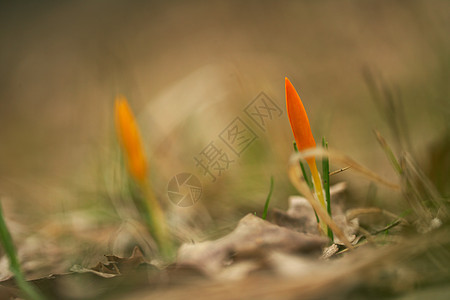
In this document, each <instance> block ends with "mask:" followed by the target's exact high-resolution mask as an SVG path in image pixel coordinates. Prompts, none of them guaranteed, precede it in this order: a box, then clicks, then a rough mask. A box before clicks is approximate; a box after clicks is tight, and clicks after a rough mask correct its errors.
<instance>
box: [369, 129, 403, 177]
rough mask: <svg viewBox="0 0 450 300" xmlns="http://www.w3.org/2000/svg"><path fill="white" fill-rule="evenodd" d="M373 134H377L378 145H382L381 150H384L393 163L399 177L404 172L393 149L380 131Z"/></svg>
mask: <svg viewBox="0 0 450 300" xmlns="http://www.w3.org/2000/svg"><path fill="white" fill-rule="evenodd" d="M373 132H374V133H375V136H376V137H377V141H378V143H379V144H380V146H381V148H383V150H384V153H385V154H386V156H387V158H388V159H389V161H390V162H391V164H392V166H393V167H394V169H395V171H397V173H398V174H399V175H401V174H402V172H403V170H402V167H401V166H400V164H399V162H398V160H397V158H396V157H395V155H394V153H393V152H392V149H391V147H389V145H388V144H387V142H386V140H385V139H384V138H383V136H382V135H381V134H380V132H379V131H378V130H374V131H373Z"/></svg>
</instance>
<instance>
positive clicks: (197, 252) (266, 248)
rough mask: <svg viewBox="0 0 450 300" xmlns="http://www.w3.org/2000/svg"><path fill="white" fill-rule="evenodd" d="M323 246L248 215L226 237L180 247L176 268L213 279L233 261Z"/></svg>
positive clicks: (317, 239)
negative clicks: (191, 269) (193, 269)
mask: <svg viewBox="0 0 450 300" xmlns="http://www.w3.org/2000/svg"><path fill="white" fill-rule="evenodd" d="M326 243H327V238H324V237H320V236H312V235H307V234H304V233H299V232H295V231H292V230H289V229H287V228H283V227H280V226H277V225H274V224H271V223H269V222H267V221H265V220H263V219H261V218H259V217H256V216H254V215H252V214H248V215H247V216H245V217H244V218H242V219H241V221H240V222H239V224H238V226H237V227H236V228H235V229H234V230H233V231H232V232H231V233H230V234H228V235H226V236H224V237H222V238H220V239H218V240H215V241H206V242H202V243H197V244H183V245H182V246H181V248H180V249H179V251H178V264H180V265H190V266H194V267H197V268H198V269H200V270H202V271H203V272H204V273H205V274H207V275H210V276H217V275H218V274H219V273H220V272H222V271H224V270H225V268H226V267H227V265H230V264H232V263H233V257H234V258H236V257H244V256H245V257H249V256H252V257H255V256H256V257H261V256H262V257H266V255H268V253H269V252H272V251H282V252H297V253H299V252H300V253H311V252H316V251H320V250H321V249H322V247H324V246H325V245H326ZM255 254H256V255H255ZM230 261H231V262H230ZM252 269H253V268H252Z"/></svg>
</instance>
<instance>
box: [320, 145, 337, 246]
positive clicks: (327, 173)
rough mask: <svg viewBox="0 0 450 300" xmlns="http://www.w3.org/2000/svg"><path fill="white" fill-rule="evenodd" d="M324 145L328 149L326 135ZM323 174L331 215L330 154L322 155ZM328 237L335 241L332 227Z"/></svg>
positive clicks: (326, 200)
mask: <svg viewBox="0 0 450 300" xmlns="http://www.w3.org/2000/svg"><path fill="white" fill-rule="evenodd" d="M322 147H323V148H324V149H328V143H327V142H326V141H325V137H323V138H322ZM322 176H323V188H324V190H325V202H326V204H327V212H328V215H329V216H330V217H332V215H331V195H330V161H329V159H328V156H323V157H322ZM327 233H328V237H329V238H330V240H331V242H333V241H334V236H333V231H332V230H331V228H330V227H328V230H327Z"/></svg>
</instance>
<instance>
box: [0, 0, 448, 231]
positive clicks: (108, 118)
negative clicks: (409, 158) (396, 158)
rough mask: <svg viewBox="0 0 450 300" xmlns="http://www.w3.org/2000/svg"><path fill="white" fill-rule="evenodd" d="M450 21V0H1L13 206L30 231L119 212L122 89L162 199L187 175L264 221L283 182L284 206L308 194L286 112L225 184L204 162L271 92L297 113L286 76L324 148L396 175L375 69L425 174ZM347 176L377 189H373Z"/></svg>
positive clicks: (2, 94) (226, 207)
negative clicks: (298, 191)
mask: <svg viewBox="0 0 450 300" xmlns="http://www.w3.org/2000/svg"><path fill="white" fill-rule="evenodd" d="M449 12H450V3H449V2H448V1H429V0H428V1H204V2H201V1H189V2H188V1H169V2H163V1H161V2H155V1H89V2H82V1H64V2H59V3H56V2H51V3H50V2H48V3H47V2H31V1H30V2H26V1H21V2H14V3H12V2H11V3H5V2H2V4H0V44H1V47H0V195H1V197H3V198H2V203H3V205H4V206H6V207H7V211H9V212H11V213H12V212H14V216H15V217H14V218H15V219H21V221H23V222H25V223H28V222H31V221H30V220H33V219H35V220H41V219H45V218H48V216H49V214H51V213H61V212H65V211H69V210H72V209H78V208H80V207H84V206H91V205H96V204H98V203H99V202H100V206H102V207H107V206H108V204H105V203H103V202H101V199H103V198H107V197H106V196H105V194H107V193H105V192H104V190H105V188H104V186H103V184H104V183H105V181H106V182H107V181H108V179H107V178H108V176H110V174H109V173H108V172H109V169H108V166H109V165H110V164H113V163H114V161H116V162H117V157H116V156H114V155H113V154H111V153H114V151H116V150H117V145H116V142H115V136H114V131H113V130H114V127H113V118H112V116H113V114H112V113H113V111H112V109H113V103H114V97H115V95H116V94H117V93H123V94H124V95H126V96H127V97H128V99H129V101H130V104H131V106H132V108H133V109H134V111H135V112H136V114H137V116H138V119H139V124H140V125H141V127H142V134H143V136H144V138H145V141H146V147H147V148H148V149H147V150H148V153H149V156H150V161H151V164H152V180H153V182H154V185H155V190H156V192H157V194H158V195H159V197H160V198H161V199H163V201H166V203H168V199H167V197H166V188H167V182H168V181H169V179H170V178H171V177H172V176H174V175H175V174H177V173H179V172H184V171H186V172H193V173H195V174H197V176H199V179H201V181H202V184H203V187H204V195H203V198H202V200H201V201H202V203H203V204H206V205H207V207H209V210H210V212H211V213H212V215H213V216H215V217H225V216H226V214H227V212H230V213H232V212H233V208H235V207H238V215H242V214H245V213H248V212H252V211H253V210H255V211H256V210H258V211H260V210H261V209H262V207H263V204H264V200H265V195H266V194H267V192H268V188H269V184H268V183H269V178H270V175H274V176H275V192H274V200H273V202H272V204H271V205H273V206H274V207H285V206H286V199H287V196H288V195H290V194H292V193H295V191H294V190H293V189H292V187H291V186H290V184H289V183H288V181H287V174H286V168H287V161H288V157H289V155H290V153H291V148H292V145H291V142H292V140H293V137H292V134H291V132H290V128H289V123H288V120H287V118H286V116H285V114H283V115H282V117H279V118H274V119H273V120H272V121H271V122H270V124H269V125H268V126H267V130H266V131H265V132H263V131H261V130H260V129H259V128H257V127H256V126H254V124H253V127H252V128H253V129H254V130H255V133H256V134H257V135H258V139H257V141H256V142H255V143H254V144H252V146H251V147H249V149H248V150H246V152H245V153H243V155H242V156H241V157H240V158H237V159H236V162H235V164H233V165H230V169H229V170H228V171H227V172H225V173H224V174H223V175H222V176H221V177H220V178H219V179H218V181H217V182H215V183H211V182H210V181H208V178H207V177H202V176H201V172H200V171H199V170H198V169H196V168H195V163H194V160H193V157H194V156H195V155H197V154H198V153H199V152H200V151H201V150H202V149H203V148H204V147H205V146H206V145H207V144H208V143H209V142H210V141H214V140H217V137H218V134H219V133H220V132H221V130H223V129H224V128H225V127H226V126H227V125H228V123H229V122H230V121H231V120H233V119H234V118H235V117H237V116H243V114H244V113H243V109H244V108H245V106H246V105H247V104H249V103H250V102H251V101H252V100H253V99H254V98H255V97H256V96H257V95H258V94H259V93H260V92H264V93H266V94H267V95H268V96H269V97H270V98H271V99H272V100H273V101H274V102H275V103H276V104H277V105H278V106H279V107H280V108H281V109H282V110H283V111H285V106H284V105H285V104H284V101H285V100H284V77H285V76H288V77H289V78H290V79H291V81H292V82H293V84H294V85H295V86H296V88H297V89H298V91H299V93H300V96H301V97H302V99H303V101H304V104H305V106H306V109H307V110H308V112H309V117H310V121H311V125H312V128H313V132H314V134H315V137H316V140H317V141H319V140H320V138H321V137H322V136H323V135H325V136H326V137H327V139H328V141H329V144H330V147H332V148H334V149H337V150H339V151H341V152H343V153H346V154H348V155H349V156H351V157H353V158H355V159H356V160H357V161H359V162H361V163H362V164H364V165H366V166H368V167H369V168H371V169H372V170H374V171H375V172H377V173H379V174H380V175H382V176H384V177H386V178H388V179H391V180H396V177H395V174H394V172H393V170H392V168H391V167H390V166H389V163H388V161H387V160H386V159H385V157H384V154H383V152H382V151H381V149H380V147H379V146H378V144H377V142H376V139H375V138H374V135H373V133H372V129H374V128H376V129H378V130H380V132H381V133H382V134H383V135H384V136H385V137H386V138H387V140H388V142H390V143H392V144H393V145H395V141H394V140H393V137H392V135H390V131H389V128H388V124H387V123H386V122H385V120H384V119H383V116H382V115H381V114H380V113H379V112H378V111H377V110H376V106H375V105H374V103H373V101H372V100H371V95H370V92H369V89H368V88H367V85H366V83H365V81H364V78H363V75H362V74H363V71H362V70H363V68H368V69H370V70H371V71H372V73H373V74H374V76H375V77H376V78H382V80H383V81H384V82H386V84H387V85H388V86H390V87H391V88H392V89H393V90H396V91H398V92H399V95H400V98H401V100H402V103H403V107H404V109H405V115H406V119H407V123H408V128H409V134H410V136H411V143H412V145H413V148H414V149H411V150H412V151H413V152H414V153H415V154H416V155H417V157H418V158H419V161H420V162H421V164H422V165H423V167H427V166H429V161H430V152H429V151H430V149H432V145H436V143H439V141H440V140H443V139H444V137H445V135H446V134H447V133H448V116H449V105H448V96H449V93H448V92H449V90H448V78H449V76H448V75H449V66H450V64H449V57H450V56H449V43H450V40H449V38H448V32H449V31H450V16H449ZM247 120H248V119H247ZM444 153H445V152H444ZM339 176H341V177H340V178H337V179H336V180H340V179H344V178H345V179H346V180H350V181H351V182H352V183H351V184H350V185H351V186H352V187H351V189H352V188H355V187H358V186H359V187H362V189H361V190H360V191H359V192H358V191H355V193H356V194H355V195H359V196H362V195H365V193H366V190H367V186H368V185H369V182H368V181H367V180H360V179H359V176H357V175H355V174H352V173H347V174H344V175H339ZM105 178H106V179H105ZM104 196H105V197H104ZM106 203H108V202H106ZM239 207H240V208H239ZM233 219H234V217H233Z"/></svg>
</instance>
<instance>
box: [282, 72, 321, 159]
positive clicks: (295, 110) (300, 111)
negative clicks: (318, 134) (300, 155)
mask: <svg viewBox="0 0 450 300" xmlns="http://www.w3.org/2000/svg"><path fill="white" fill-rule="evenodd" d="M285 87H286V106H287V113H288V117H289V122H290V123H291V128H292V132H293V133H294V138H295V141H296V142H297V147H298V149H299V150H300V151H302V150H305V149H308V148H314V147H316V141H314V137H313V135H312V132H311V126H310V125H309V120H308V115H307V114H306V111H305V107H304V106H303V103H302V100H301V99H300V96H299V95H298V93H297V91H296V90H295V88H294V86H293V85H292V83H291V82H290V81H289V79H287V77H286V78H285Z"/></svg>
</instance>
